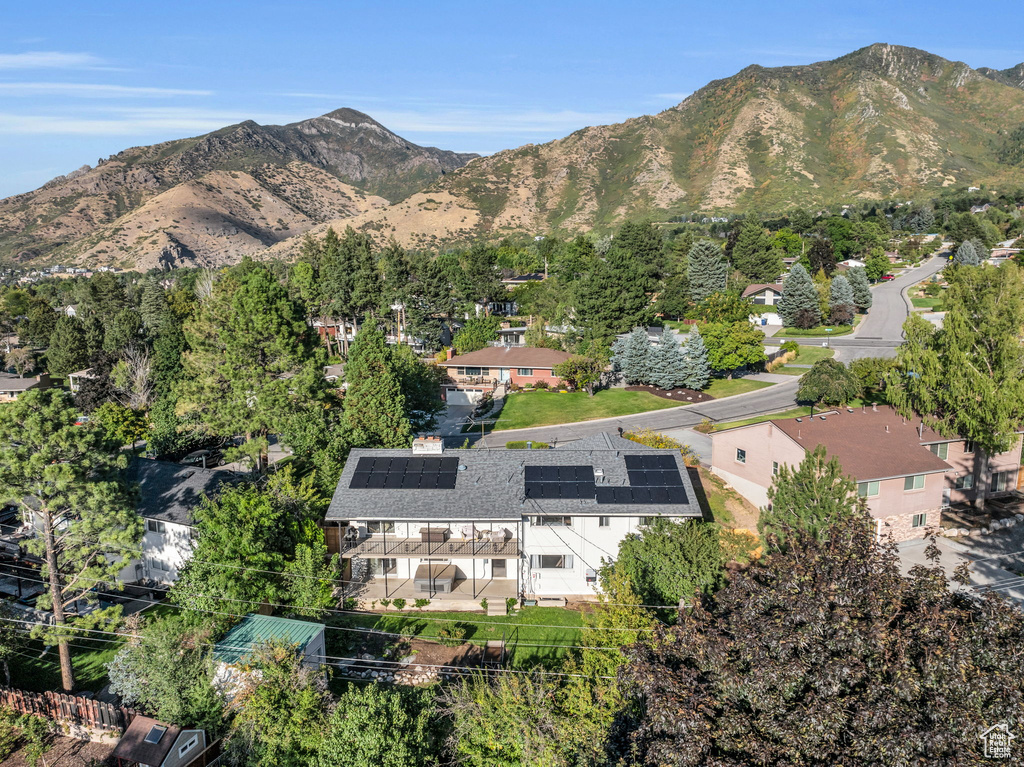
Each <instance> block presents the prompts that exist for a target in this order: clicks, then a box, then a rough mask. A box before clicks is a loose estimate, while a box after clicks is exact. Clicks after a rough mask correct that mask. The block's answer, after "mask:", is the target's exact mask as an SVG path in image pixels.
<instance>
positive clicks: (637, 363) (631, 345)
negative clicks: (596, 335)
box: [612, 327, 651, 383]
mask: <svg viewBox="0 0 1024 767" xmlns="http://www.w3.org/2000/svg"><path fill="white" fill-rule="evenodd" d="M612 362H614V363H615V367H616V369H618V370H620V371H622V375H623V377H624V378H625V379H626V383H647V382H648V381H649V380H650V377H651V342H650V340H649V339H648V337H647V329H646V328H639V327H638V328H633V330H632V331H631V332H630V333H629V334H628V335H626V336H623V337H622V338H619V339H617V340H616V341H615V343H614V344H612Z"/></svg>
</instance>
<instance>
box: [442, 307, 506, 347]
mask: <svg viewBox="0 0 1024 767" xmlns="http://www.w3.org/2000/svg"><path fill="white" fill-rule="evenodd" d="M499 330H501V320H499V319H498V318H497V317H493V316H491V315H480V316H477V317H470V318H469V319H468V320H466V322H465V324H463V326H462V327H461V328H459V330H458V332H456V333H455V337H454V338H453V339H452V345H453V346H454V347H455V353H456V354H469V353H470V352H475V351H478V350H479V349H483V348H485V347H486V346H487V344H488V343H489V342H490V341H497V340H498V331H499Z"/></svg>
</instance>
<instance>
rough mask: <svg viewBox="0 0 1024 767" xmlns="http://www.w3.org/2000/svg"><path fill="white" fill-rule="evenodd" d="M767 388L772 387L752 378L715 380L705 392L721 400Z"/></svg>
mask: <svg viewBox="0 0 1024 767" xmlns="http://www.w3.org/2000/svg"><path fill="white" fill-rule="evenodd" d="M766 386H771V383H769V382H768V381H754V380H752V379H750V378H733V379H728V378H715V379H713V380H712V381H711V385H710V386H708V388H706V389H705V390H704V392H705V393H706V394H710V395H711V396H712V397H714V398H715V399H721V398H722V397H732V396H733V395H734V394H745V393H747V392H748V391H756V390H757V389H763V388H765V387H766Z"/></svg>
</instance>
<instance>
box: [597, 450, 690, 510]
mask: <svg viewBox="0 0 1024 767" xmlns="http://www.w3.org/2000/svg"><path fill="white" fill-rule="evenodd" d="M625 460H626V473H627V474H629V485H628V486H625V487H623V486H618V487H599V488H597V502H598V503H602V504H613V503H642V504H669V503H672V504H676V503H678V504H683V503H686V502H687V498H686V488H685V487H684V486H683V478H682V476H681V475H680V474H679V467H678V465H677V464H676V459H675V457H674V456H671V455H627V456H625Z"/></svg>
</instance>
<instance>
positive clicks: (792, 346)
mask: <svg viewBox="0 0 1024 767" xmlns="http://www.w3.org/2000/svg"><path fill="white" fill-rule="evenodd" d="M779 348H780V349H782V351H784V352H793V354H799V353H800V344H798V343H797V342H796V341H793V340H789V341H783V342H782V346H780V347H779Z"/></svg>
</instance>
